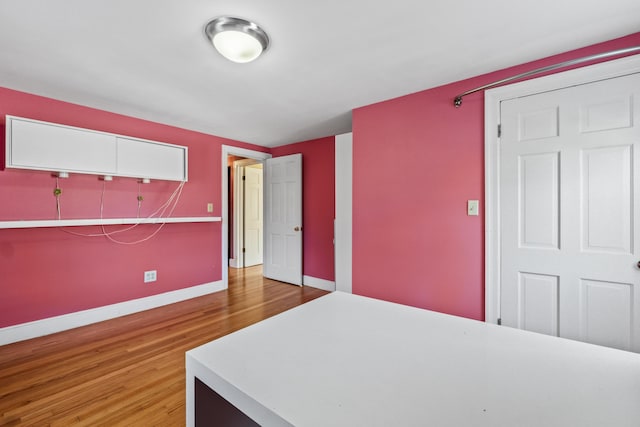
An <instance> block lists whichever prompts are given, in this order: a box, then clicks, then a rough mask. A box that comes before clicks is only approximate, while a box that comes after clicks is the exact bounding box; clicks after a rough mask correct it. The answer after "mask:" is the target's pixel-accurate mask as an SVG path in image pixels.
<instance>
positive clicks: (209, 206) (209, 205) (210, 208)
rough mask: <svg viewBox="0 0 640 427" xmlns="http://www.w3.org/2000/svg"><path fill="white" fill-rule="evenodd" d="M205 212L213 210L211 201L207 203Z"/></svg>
mask: <svg viewBox="0 0 640 427" xmlns="http://www.w3.org/2000/svg"><path fill="white" fill-rule="evenodd" d="M207 212H209V213H212V212H213V203H207Z"/></svg>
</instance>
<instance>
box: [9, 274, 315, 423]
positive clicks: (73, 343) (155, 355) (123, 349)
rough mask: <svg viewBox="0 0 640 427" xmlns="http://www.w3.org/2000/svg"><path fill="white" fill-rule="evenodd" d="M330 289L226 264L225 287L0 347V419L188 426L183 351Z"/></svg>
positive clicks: (26, 421) (29, 421)
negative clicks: (282, 280) (300, 284)
mask: <svg viewBox="0 0 640 427" xmlns="http://www.w3.org/2000/svg"><path fill="white" fill-rule="evenodd" d="M325 293H326V292H324V291H321V290H318V289H314V288H308V287H303V288H299V287H297V286H293V285H288V284H284V283H279V282H276V281H272V280H268V279H264V278H262V268H261V266H257V267H251V268H247V269H244V270H235V269H230V273H229V289H228V290H226V291H222V292H217V293H215V294H211V295H206V296H203V297H199V298H194V299H191V300H187V301H183V302H180V303H176V304H172V305H169V306H165V307H160V308H156V309H153V310H148V311H145V312H141V313H136V314H132V315H129V316H125V317H120V318H117V319H113V320H108V321H105V322H101V323H97V324H94V325H89V326H85V327H82V328H77V329H74V330H70V331H65V332H61V333H57V334H53V335H49V336H46V337H41V338H36V339H32V340H28V341H23V342H19V343H14V344H10V345H6V346H1V347H0V426H10V425H11V426H12V425H29V426H31V425H35V426H40V425H42V426H47V425H51V426H67V425H77V426H119V425H122V426H182V425H184V424H185V384H184V383H185V371H184V353H185V351H187V350H189V349H191V348H194V347H197V346H199V345H201V344H204V343H206V342H209V341H211V340H213V339H215V338H218V337H220V336H223V335H226V334H228V333H230V332H233V331H235V330H238V329H240V328H243V327H245V326H248V325H250V324H252V323H255V322H258V321H260V320H262V319H266V318H267V317H270V316H273V315H275V314H278V313H280V312H283V311H285V310H288V309H290V308H293V307H295V306H297V305H300V304H302V303H304V302H307V301H310V300H312V299H314V298H317V297H319V296H322V295H324V294H325Z"/></svg>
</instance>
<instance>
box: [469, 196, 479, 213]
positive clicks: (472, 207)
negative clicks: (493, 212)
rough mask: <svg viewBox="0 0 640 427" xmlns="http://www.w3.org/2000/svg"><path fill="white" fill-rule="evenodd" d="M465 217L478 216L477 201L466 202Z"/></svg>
mask: <svg viewBox="0 0 640 427" xmlns="http://www.w3.org/2000/svg"><path fill="white" fill-rule="evenodd" d="M467 215H469V216H472V215H474V216H477V215H478V201H477V200H467Z"/></svg>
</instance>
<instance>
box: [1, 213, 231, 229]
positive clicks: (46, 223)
mask: <svg viewBox="0 0 640 427" xmlns="http://www.w3.org/2000/svg"><path fill="white" fill-rule="evenodd" d="M221 220H222V219H221V218H220V217H219V216H199V217H171V218H103V219H52V220H29V221H0V229H8V228H44V227H78V226H89V225H133V224H175V223H186V222H220V221H221Z"/></svg>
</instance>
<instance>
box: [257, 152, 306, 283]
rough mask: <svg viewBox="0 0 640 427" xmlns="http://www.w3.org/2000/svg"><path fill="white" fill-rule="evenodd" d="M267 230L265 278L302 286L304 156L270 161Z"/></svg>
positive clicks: (266, 170) (268, 166)
mask: <svg viewBox="0 0 640 427" xmlns="http://www.w3.org/2000/svg"><path fill="white" fill-rule="evenodd" d="M264 226H265V245H266V248H267V249H266V251H265V253H266V259H265V262H264V265H263V274H264V276H265V277H268V278H270V279H275V280H280V281H282V282H287V283H293V284H295V285H302V154H292V155H290V156H283V157H275V158H272V159H267V161H266V163H265V224H264Z"/></svg>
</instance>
